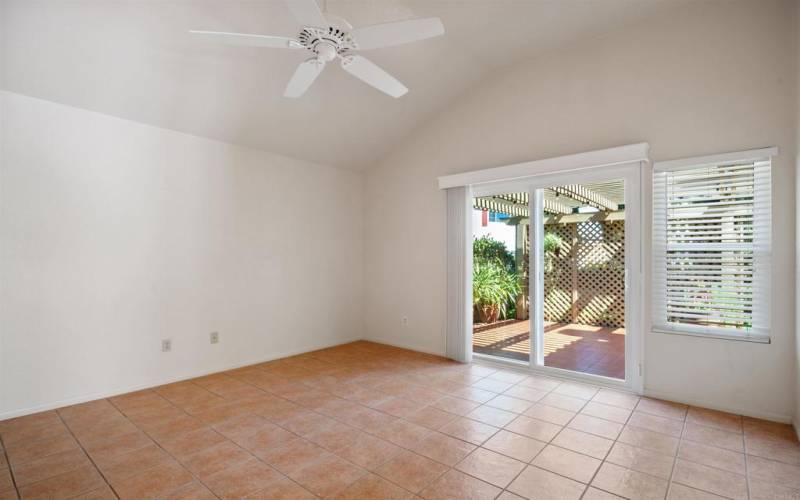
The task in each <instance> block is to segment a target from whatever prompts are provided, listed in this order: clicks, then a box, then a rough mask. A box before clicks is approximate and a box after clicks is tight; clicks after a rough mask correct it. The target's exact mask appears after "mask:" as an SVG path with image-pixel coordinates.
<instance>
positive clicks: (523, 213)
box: [474, 193, 572, 217]
mask: <svg viewBox="0 0 800 500" xmlns="http://www.w3.org/2000/svg"><path fill="white" fill-rule="evenodd" d="M474 206H475V208H477V209H479V210H491V211H492V212H500V213H504V214H508V215H511V216H513V217H528V196H527V193H518V194H508V195H499V196H491V197H483V198H475V202H474ZM544 211H545V212H547V213H549V214H571V213H572V208H570V207H568V206H567V205H564V204H563V203H559V202H557V201H552V200H544Z"/></svg>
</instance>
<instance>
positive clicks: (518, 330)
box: [472, 320, 625, 379]
mask: <svg viewBox="0 0 800 500" xmlns="http://www.w3.org/2000/svg"><path fill="white" fill-rule="evenodd" d="M529 325H530V323H529V322H528V320H520V321H516V322H514V323H510V324H508V323H506V324H503V325H500V326H498V327H497V328H491V329H487V330H483V331H479V332H476V333H473V338H472V346H473V350H474V352H477V353H481V354H490V355H492V356H499V357H504V358H511V359H516V360H520V361H527V360H528V353H529V352H530V346H531V341H530V332H529ZM544 364H545V366H553V367H556V368H563V369H565V370H572V371H578V372H582V373H591V374H594V375H603V376H605V377H614V378H619V379H624V378H625V329H624V328H608V327H602V326H591V325H580V324H575V323H570V324H567V323H552V322H547V321H546V322H545V326H544Z"/></svg>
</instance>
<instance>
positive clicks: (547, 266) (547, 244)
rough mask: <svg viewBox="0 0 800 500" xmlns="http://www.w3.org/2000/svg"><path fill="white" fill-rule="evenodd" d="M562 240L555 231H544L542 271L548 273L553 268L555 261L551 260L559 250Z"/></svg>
mask: <svg viewBox="0 0 800 500" xmlns="http://www.w3.org/2000/svg"><path fill="white" fill-rule="evenodd" d="M563 244H564V240H563V239H561V236H559V235H557V234H556V233H544V241H543V242H542V246H544V272H545V274H550V273H552V272H553V271H554V270H555V262H553V260H554V259H555V257H556V256H557V255H558V254H559V253H560V252H561V246H562V245H563Z"/></svg>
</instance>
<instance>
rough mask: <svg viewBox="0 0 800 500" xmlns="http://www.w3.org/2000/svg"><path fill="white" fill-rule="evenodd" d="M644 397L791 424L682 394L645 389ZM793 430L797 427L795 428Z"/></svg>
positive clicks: (781, 418)
mask: <svg viewBox="0 0 800 500" xmlns="http://www.w3.org/2000/svg"><path fill="white" fill-rule="evenodd" d="M644 395H645V396H647V397H651V398H656V399H664V400H666V401H674V402H675V403H683V404H685V405H690V406H698V407H701V408H708V409H710V410H717V411H724V412H727V413H733V414H735V415H744V416H745V417H752V418H760V419H763V420H771V421H773V422H780V423H782V424H791V423H792V416H791V415H786V414H782V413H774V412H770V411H763V410H760V409H753V408H745V407H739V406H736V405H729V404H724V403H718V402H714V401H708V400H702V401H701V400H697V399H694V398H691V397H686V396H685V395H683V394H677V393H670V392H664V391H654V390H651V389H648V388H647V387H645V389H644ZM795 429H797V427H796V426H795Z"/></svg>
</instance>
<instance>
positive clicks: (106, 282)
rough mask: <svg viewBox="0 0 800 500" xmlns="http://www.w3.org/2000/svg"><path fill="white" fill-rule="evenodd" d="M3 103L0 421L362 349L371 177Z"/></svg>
mask: <svg viewBox="0 0 800 500" xmlns="http://www.w3.org/2000/svg"><path fill="white" fill-rule="evenodd" d="M0 96H1V97H0V116H2V122H3V129H2V136H1V140H0V148H2V154H1V155H0V162H1V163H0V165H1V167H0V242H1V243H0V325H1V327H2V329H1V330H0V350H1V352H0V419H2V418H4V417H9V416H12V415H14V414H19V413H24V412H28V411H31V410H33V409H39V408H45V407H50V406H54V405H60V404H63V403H66V402H69V401H78V400H83V399H91V398H94V397H96V396H100V395H107V394H110V393H117V392H120V391H124V390H129V389H132V388H137V387H141V386H149V385H154V384H158V383H162V382H165V381H169V380H173V379H177V378H182V377H187V376H190V375H196V374H200V373H204V372H209V371H216V370H219V369H223V368H226V367H231V366H235V365H240V364H247V363H253V362H257V361H260V360H265V359H269V358H273V357H279V356H283V355H286V354H290V353H295V352H300V351H307V350H312V349H315V348H319V347H323V346H327V345H331V344H337V343H343V342H347V341H351V340H355V339H359V338H361V334H362V329H361V325H362V317H361V308H360V303H361V300H362V290H361V283H362V275H361V273H362V261H363V257H362V248H363V238H362V228H363V222H362V209H363V207H362V191H363V178H362V176H361V175H360V174H357V173H353V172H349V171H345V170H340V169H335V168H330V167H326V166H321V165H315V164H310V163H306V162H302V161H297V160H292V159H288V158H284V157H279V156H275V155H271V154H267V153H264V152H259V151H255V150H250V149H245V148H241V147H235V146H232V145H229V144H224V143H220V142H215V141H211V140H207V139H202V138H198V137H194V136H190V135H186V134H181V133H177V132H172V131H168V130H163V129H158V128H154V127H150V126H145V125H141V124H137V123H133V122H129V121H125V120H121V119H117V118H112V117H109V116H105V115H100V114H97V113H92V112H88V111H83V110H79V109H75V108H70V107H66V106H63V105H58V104H53V103H49V102H46V101H41V100H37V99H32V98H29V97H25V96H21V95H17V94H11V93H1V94H0ZM212 331H217V332H219V333H220V336H221V342H220V343H219V344H217V345H211V344H210V342H209V333H210V332H212ZM162 338H171V339H172V343H173V348H172V349H173V350H172V352H170V353H162V352H161V339H162Z"/></svg>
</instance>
